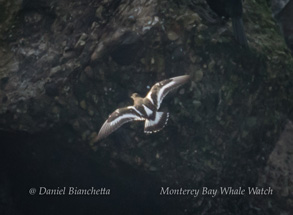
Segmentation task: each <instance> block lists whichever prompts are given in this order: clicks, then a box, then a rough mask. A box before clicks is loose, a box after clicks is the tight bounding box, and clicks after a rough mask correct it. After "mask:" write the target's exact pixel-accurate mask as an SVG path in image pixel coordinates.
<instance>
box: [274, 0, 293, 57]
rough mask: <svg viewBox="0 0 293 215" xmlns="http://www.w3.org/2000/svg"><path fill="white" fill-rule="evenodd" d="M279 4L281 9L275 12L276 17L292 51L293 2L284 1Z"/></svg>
mask: <svg viewBox="0 0 293 215" xmlns="http://www.w3.org/2000/svg"><path fill="white" fill-rule="evenodd" d="M281 2H282V1H281ZM279 6H280V10H279V11H278V13H276V14H275V17H276V19H277V20H278V22H279V25H280V27H281V30H282V33H283V34H284V37H285V40H286V43H287V44H288V46H289V48H290V49H291V51H293V27H292V22H291V20H292V19H293V15H292V10H293V2H292V1H283V4H281V5H279ZM272 7H273V5H272Z"/></svg>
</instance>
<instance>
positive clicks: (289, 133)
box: [259, 121, 293, 211]
mask: <svg viewBox="0 0 293 215" xmlns="http://www.w3.org/2000/svg"><path fill="white" fill-rule="evenodd" d="M292 153H293V123H292V122H291V121H289V122H288V123H287V124H286V126H285V129H284V131H283V132H282V133H281V136H280V139H279V140H278V142H277V144H276V146H275V148H274V150H273V151H272V153H271V154H270V156H269V158H268V161H267V166H266V167H265V170H264V174H262V175H261V177H260V180H259V183H260V184H261V185H262V186H264V185H266V186H271V187H272V188H273V190H274V192H275V195H276V196H278V198H279V199H285V202H284V203H285V206H287V207H288V209H289V210H290V211H292V210H293V204H292V203H293V199H292V193H293V158H292ZM285 208H286V207H285ZM285 211H286V209H285Z"/></svg>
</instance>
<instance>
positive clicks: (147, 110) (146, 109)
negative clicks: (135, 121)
mask: <svg viewBox="0 0 293 215" xmlns="http://www.w3.org/2000/svg"><path fill="white" fill-rule="evenodd" d="M142 106H143V109H144V111H145V112H146V114H147V116H150V115H152V114H153V111H152V110H151V109H149V108H148V107H147V106H145V105H144V104H143V105H142Z"/></svg>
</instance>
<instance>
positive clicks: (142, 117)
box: [94, 75, 189, 142]
mask: <svg viewBox="0 0 293 215" xmlns="http://www.w3.org/2000/svg"><path fill="white" fill-rule="evenodd" d="M188 79H189V75H183V76H178V77H174V78H169V79H166V80H163V81H161V82H158V83H156V84H155V85H154V86H153V87H152V88H151V89H150V91H149V92H148V94H147V95H146V96H145V97H144V98H142V97H140V96H139V95H138V94H137V93H133V94H132V95H131V98H132V99H133V106H128V107H124V108H118V109H116V110H115V111H114V112H113V113H112V114H111V115H110V116H109V118H108V119H107V120H106V122H105V123H104V124H103V125H102V127H101V129H100V131H99V134H98V135H97V136H96V138H95V139H94V142H97V141H99V140H101V139H103V138H105V137H107V136H108V135H109V134H111V133H112V132H114V131H115V130H117V129H118V128H119V127H121V126H122V125H123V124H125V123H127V122H131V121H145V125H144V132H145V133H153V132H158V131H160V130H162V129H163V128H164V127H165V125H166V124H167V121H168V118H169V113H168V112H166V111H159V109H160V105H161V103H162V101H163V99H164V97H165V96H166V95H167V94H168V93H169V92H170V91H173V90H175V89H176V88H178V87H179V86H181V85H183V84H185V83H186V82H187V81H188Z"/></svg>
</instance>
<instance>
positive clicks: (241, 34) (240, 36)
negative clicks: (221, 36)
mask: <svg viewBox="0 0 293 215" xmlns="http://www.w3.org/2000/svg"><path fill="white" fill-rule="evenodd" d="M232 26H233V32H234V37H235V39H236V41H237V42H238V43H239V44H240V45H242V46H244V47H248V43H247V38H246V35H245V31H244V27H243V21H242V18H241V17H232Z"/></svg>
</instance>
